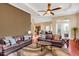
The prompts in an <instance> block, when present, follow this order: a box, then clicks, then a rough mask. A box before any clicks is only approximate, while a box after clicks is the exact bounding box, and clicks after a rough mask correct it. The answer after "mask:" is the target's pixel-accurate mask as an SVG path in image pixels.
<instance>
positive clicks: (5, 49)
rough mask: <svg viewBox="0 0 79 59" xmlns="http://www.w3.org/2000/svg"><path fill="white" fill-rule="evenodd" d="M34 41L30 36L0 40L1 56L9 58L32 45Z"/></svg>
mask: <svg viewBox="0 0 79 59" xmlns="http://www.w3.org/2000/svg"><path fill="white" fill-rule="evenodd" d="M31 43H32V39H31V37H30V36H13V37H4V38H0V56H7V55H9V54H11V53H13V52H16V51H18V50H19V49H21V48H23V47H25V46H27V45H30V44H31Z"/></svg>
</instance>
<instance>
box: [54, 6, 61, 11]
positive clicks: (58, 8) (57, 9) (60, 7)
mask: <svg viewBox="0 0 79 59" xmlns="http://www.w3.org/2000/svg"><path fill="white" fill-rule="evenodd" d="M59 9H61V7H57V8H54V9H52V11H54V10H59Z"/></svg>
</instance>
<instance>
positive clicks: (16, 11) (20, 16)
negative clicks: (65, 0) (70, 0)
mask: <svg viewBox="0 0 79 59" xmlns="http://www.w3.org/2000/svg"><path fill="white" fill-rule="evenodd" d="M38 6H39V7H38ZM78 6H79V3H0V19H1V20H0V55H1V56H79V46H78V44H79V40H78V39H79V37H78V36H79V8H78ZM73 47H74V48H73Z"/></svg>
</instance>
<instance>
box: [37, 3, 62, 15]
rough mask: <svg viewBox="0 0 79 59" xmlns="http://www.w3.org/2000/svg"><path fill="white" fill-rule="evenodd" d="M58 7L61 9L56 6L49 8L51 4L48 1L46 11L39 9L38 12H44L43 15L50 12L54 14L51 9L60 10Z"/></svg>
mask: <svg viewBox="0 0 79 59" xmlns="http://www.w3.org/2000/svg"><path fill="white" fill-rule="evenodd" d="M60 9H61V7H57V8H54V9H51V4H50V3H48V8H47V10H46V11H45V10H40V11H38V12H45V13H44V14H43V15H46V14H52V15H54V13H53V12H52V11H55V10H60Z"/></svg>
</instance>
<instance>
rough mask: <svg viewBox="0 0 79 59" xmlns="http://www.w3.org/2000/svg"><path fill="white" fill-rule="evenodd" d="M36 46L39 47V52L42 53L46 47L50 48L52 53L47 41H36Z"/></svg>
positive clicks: (50, 44)
mask: <svg viewBox="0 0 79 59" xmlns="http://www.w3.org/2000/svg"><path fill="white" fill-rule="evenodd" d="M37 45H40V46H41V51H43V49H46V46H50V48H51V52H52V43H50V42H47V41H38V42H37Z"/></svg>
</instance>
